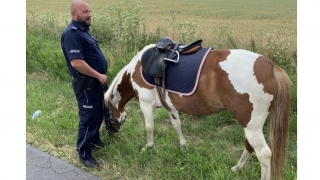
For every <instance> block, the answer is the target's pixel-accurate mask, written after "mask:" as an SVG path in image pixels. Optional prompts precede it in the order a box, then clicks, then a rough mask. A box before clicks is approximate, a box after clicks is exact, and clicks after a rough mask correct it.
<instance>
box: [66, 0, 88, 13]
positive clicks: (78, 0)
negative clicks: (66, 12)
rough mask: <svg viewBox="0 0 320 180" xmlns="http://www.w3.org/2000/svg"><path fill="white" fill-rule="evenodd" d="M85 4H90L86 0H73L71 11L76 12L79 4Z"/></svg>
mask: <svg viewBox="0 0 320 180" xmlns="http://www.w3.org/2000/svg"><path fill="white" fill-rule="evenodd" d="M84 5H86V6H89V4H88V3H86V2H85V1H82V0H74V1H72V3H71V7H70V11H71V12H76V11H77V9H78V8H79V6H84Z"/></svg>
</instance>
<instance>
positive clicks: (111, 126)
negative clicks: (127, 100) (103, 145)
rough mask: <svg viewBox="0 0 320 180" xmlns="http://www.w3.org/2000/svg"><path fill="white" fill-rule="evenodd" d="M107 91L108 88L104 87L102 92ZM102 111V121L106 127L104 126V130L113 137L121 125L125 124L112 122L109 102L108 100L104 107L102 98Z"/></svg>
mask: <svg viewBox="0 0 320 180" xmlns="http://www.w3.org/2000/svg"><path fill="white" fill-rule="evenodd" d="M107 90H108V86H107V85H105V86H104V91H105V92H106V91H107ZM103 111H104V119H105V123H106V125H105V126H104V128H105V130H106V131H107V132H108V134H109V135H113V134H115V133H117V132H118V131H119V129H120V127H121V125H122V124H123V123H124V122H125V120H124V121H122V122H118V121H115V120H113V115H112V105H111V103H110V101H109V100H108V107H105V102H104V98H103Z"/></svg>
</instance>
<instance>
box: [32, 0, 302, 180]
mask: <svg viewBox="0 0 320 180" xmlns="http://www.w3.org/2000/svg"><path fill="white" fill-rule="evenodd" d="M31 2H37V3H34V4H32V3H31ZM43 2H44V1H41V0H33V1H31V0H30V1H28V2H27V3H30V6H31V4H32V5H33V6H36V5H39V4H41V3H43ZM111 2H113V1H111ZM114 2H115V3H110V4H109V5H108V6H103V7H97V8H96V9H98V12H97V11H94V9H93V12H94V16H93V24H92V27H91V32H92V34H93V35H94V36H95V37H96V38H97V39H98V40H99V43H100V45H101V49H102V50H103V53H104V54H105V56H106V58H107V61H108V64H109V70H108V74H107V75H108V79H109V80H108V81H109V83H111V81H112V79H113V78H114V76H115V75H116V74H117V73H118V72H119V70H120V69H121V68H122V67H124V66H125V65H126V64H127V63H128V62H129V61H130V60H131V59H132V58H133V57H134V56H135V55H136V53H137V52H138V51H139V50H141V49H142V48H143V47H144V46H145V45H147V44H150V43H155V42H157V40H158V39H160V38H161V37H162V36H171V37H173V38H174V39H175V40H177V41H179V42H182V43H188V42H190V41H192V40H195V39H197V38H203V39H204V43H205V44H204V45H205V46H209V45H211V46H214V47H215V48H242V49H248V50H251V51H253V52H257V53H260V54H263V55H265V56H267V57H269V58H270V59H272V60H273V61H274V62H275V63H276V64H277V65H279V66H280V67H282V68H284V69H285V70H286V71H287V72H288V74H289V75H290V77H291V80H292V82H293V85H292V95H293V97H292V103H291V105H292V107H291V114H290V136H289V137H290V140H289V145H288V160H287V166H286V169H285V179H296V177H297V149H296V148H297V142H296V140H297V51H296V49H295V48H292V47H294V45H293V44H292V37H294V36H295V33H296V32H295V31H294V30H293V31H292V32H293V33H291V34H288V35H286V36H283V35H282V34H281V32H279V33H278V34H274V33H265V30H261V33H260V34H261V36H260V37H256V36H246V37H245V38H246V40H243V35H242V34H241V33H242V32H243V30H242V28H243V29H246V28H245V27H239V29H238V30H239V33H235V31H234V29H230V27H233V26H232V25H231V24H229V25H230V27H228V25H227V24H225V23H226V22H234V20H239V21H242V20H241V17H243V18H253V19H259V20H261V23H267V22H270V24H272V26H274V28H277V26H275V25H274V23H273V22H274V21H276V22H279V21H280V22H281V21H283V22H286V21H290V20H291V18H294V14H295V13H294V12H292V13H291V14H290V13H288V11H285V12H287V15H283V19H281V18H282V17H279V16H278V14H277V13H275V12H273V11H276V10H275V9H270V7H273V6H272V5H270V4H271V3H267V2H258V1H253V0H245V1H243V2H242V3H240V2H239V4H235V3H234V5H233V6H232V8H231V7H228V6H227V5H230V4H233V2H232V1H224V2H225V5H223V3H222V2H221V1H216V2H220V3H221V4H220V5H219V6H220V8H222V9H221V10H217V9H216V10H217V12H209V11H205V12H202V11H200V10H201V8H203V7H204V6H205V5H202V6H201V3H202V4H203V3H204V2H207V1H204V0H201V1H199V2H198V3H197V4H195V3H194V2H191V1H184V4H188V6H181V7H179V8H175V9H176V11H172V10H170V8H171V6H170V3H174V2H171V1H170V2H169V1H168V2H167V3H164V4H166V5H167V6H168V7H167V8H168V11H166V9H165V8H163V7H160V5H158V8H157V7H153V6H157V3H159V2H154V3H150V4H147V2H148V1H133V0H123V1H120V2H117V1H114ZM288 2H290V0H286V1H284V2H279V4H281V6H282V5H283V4H287V3H288ZM89 3H90V4H93V5H94V4H95V3H97V4H98V3H101V2H89ZM248 3H249V4H250V3H253V4H254V5H255V6H260V7H261V12H251V13H249V12H248V11H240V10H237V9H238V8H240V7H242V8H243V7H246V6H247V5H248ZM146 4H147V5H148V7H146V6H145V5H146ZM68 5H69V4H68ZM171 5H172V4H171ZM206 5H207V4H206ZM96 6H97V5H96ZM207 6H210V5H207ZM224 6H225V7H224ZM268 7H269V9H268ZM289 7H292V8H296V7H295V6H294V4H293V5H291V6H289ZM150 8H153V11H151V9H150ZM52 9H54V7H52ZM59 10H60V9H59ZM59 10H58V9H57V10H54V11H49V10H48V11H44V12H43V11H42V12H40V13H39V12H37V11H34V10H32V8H31V9H29V10H28V9H27V37H26V38H27V44H26V51H27V54H26V55H27V56H26V69H27V87H26V89H27V107H26V110H27V111H26V112H27V124H26V126H27V132H26V133H27V142H28V143H31V144H33V145H35V146H37V147H39V148H40V149H42V150H44V151H47V152H49V153H51V154H53V155H55V156H58V157H60V158H62V159H65V160H67V161H69V162H71V163H73V164H75V165H77V166H79V167H81V168H84V169H85V170H87V171H90V172H91V173H93V174H96V175H98V176H100V177H102V178H104V179H259V177H260V165H259V162H258V160H257V158H256V157H255V156H252V158H251V160H250V162H249V163H248V167H247V168H246V169H245V170H243V171H241V172H239V173H232V172H231V170H230V168H231V167H232V166H234V165H235V164H236V163H237V161H238V159H239V158H240V156H241V153H242V151H243V148H244V146H243V140H244V139H243V136H244V134H243V129H242V128H241V126H239V124H238V123H237V121H236V120H235V119H234V118H233V116H232V115H231V114H230V113H228V112H222V113H219V114H217V115H210V116H200V117H198V116H190V115H186V114H181V121H182V131H183V133H184V135H185V138H186V140H187V142H188V143H189V148H188V149H187V150H185V151H180V150H179V148H178V139H177V136H176V133H175V131H174V130H173V128H172V127H171V123H170V120H169V117H168V116H167V113H166V112H165V110H164V109H157V110H156V112H155V132H154V136H155V137H154V138H155V143H156V147H155V149H153V150H147V151H146V152H142V151H141V149H142V148H143V147H144V146H145V144H146V132H145V127H144V119H143V115H142V112H141V110H140V109H139V108H138V107H139V106H138V102H137V101H136V100H135V99H134V100H132V101H130V102H129V103H128V105H127V106H126V109H127V113H128V120H127V122H126V123H125V124H124V125H123V126H122V128H121V131H120V132H119V133H118V134H116V136H114V137H109V136H108V135H107V134H105V133H103V134H102V138H103V140H104V141H108V142H110V144H111V145H110V146H109V147H107V148H106V149H102V150H101V151H98V152H95V153H94V155H95V156H96V157H98V161H99V163H100V168H98V169H87V168H85V167H83V166H82V165H81V164H80V163H79V162H78V160H77V153H76V151H75V142H76V138H77V125H78V115H77V111H78V110H77V106H76V100H75V97H74V94H73V92H72V89H71V84H70V75H69V72H68V69H67V67H66V64H65V60H64V57H63V54H62V51H61V47H60V36H61V34H62V32H63V30H64V28H65V27H66V26H67V24H68V23H70V17H69V16H68V14H67V13H65V14H62V15H61V13H60V11H59ZM67 10H68V8H66V11H67ZM186 10H190V12H191V13H188V14H186V12H187V11H186ZM271 11H272V13H271ZM280 11H281V9H278V10H277V12H279V14H282V13H283V12H280ZM159 15H163V19H165V21H163V23H161V22H160V21H161V20H160V19H159ZM182 16H188V17H190V18H189V20H181V17H182ZM199 17H201V18H200V19H201V21H202V20H203V21H206V20H209V19H210V18H221V19H222V20H221V21H220V22H219V24H212V25H211V28H206V27H208V26H205V25H203V24H201V23H200V22H201V21H196V22H195V19H199ZM156 18H157V19H156ZM154 21H159V23H150V22H154ZM279 27H280V28H282V26H281V25H279ZM259 30H260V29H259ZM281 30H282V29H281ZM272 31H274V29H273V30H272ZM212 32H214V34H212ZM259 32H260V31H259ZM199 33H200V34H199ZM210 33H211V35H212V36H210V35H208V34H210ZM205 38H208V39H210V40H206V39H205ZM210 42H212V44H211V43H210ZM37 109H41V110H42V112H43V113H42V114H41V115H40V117H39V118H37V119H35V120H32V119H31V115H32V113H33V112H34V111H36V110H37ZM264 130H265V131H266V132H267V131H268V123H266V127H265V129H264Z"/></svg>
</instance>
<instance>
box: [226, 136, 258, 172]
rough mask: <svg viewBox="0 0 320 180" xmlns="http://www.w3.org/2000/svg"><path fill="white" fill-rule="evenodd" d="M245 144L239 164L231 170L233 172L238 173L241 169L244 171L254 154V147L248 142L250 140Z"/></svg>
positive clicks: (246, 140)
mask: <svg viewBox="0 0 320 180" xmlns="http://www.w3.org/2000/svg"><path fill="white" fill-rule="evenodd" d="M244 144H245V149H244V151H243V153H242V155H241V157H240V159H239V161H238V163H237V165H235V166H234V167H232V168H231V170H232V171H233V172H237V171H239V170H240V169H242V168H243V167H245V165H246V164H247V162H248V159H249V158H250V156H251V154H252V152H253V148H252V146H251V145H250V144H249V142H248V139H247V138H246V139H245V141H244Z"/></svg>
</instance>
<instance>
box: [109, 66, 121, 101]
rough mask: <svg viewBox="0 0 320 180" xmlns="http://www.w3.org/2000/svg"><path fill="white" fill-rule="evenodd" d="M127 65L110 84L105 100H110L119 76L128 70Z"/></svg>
mask: <svg viewBox="0 0 320 180" xmlns="http://www.w3.org/2000/svg"><path fill="white" fill-rule="evenodd" d="M126 67H127V66H125V67H123V68H122V69H121V70H120V71H119V72H118V74H117V76H116V77H115V78H114V79H113V81H112V83H111V85H110V86H109V88H108V90H107V92H106V93H105V95H104V100H105V102H108V101H109V98H110V95H111V93H112V91H113V89H114V87H115V86H116V83H117V82H118V80H119V78H120V77H122V76H123V73H124V72H125V71H126Z"/></svg>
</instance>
